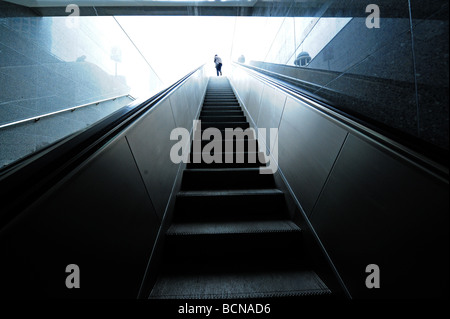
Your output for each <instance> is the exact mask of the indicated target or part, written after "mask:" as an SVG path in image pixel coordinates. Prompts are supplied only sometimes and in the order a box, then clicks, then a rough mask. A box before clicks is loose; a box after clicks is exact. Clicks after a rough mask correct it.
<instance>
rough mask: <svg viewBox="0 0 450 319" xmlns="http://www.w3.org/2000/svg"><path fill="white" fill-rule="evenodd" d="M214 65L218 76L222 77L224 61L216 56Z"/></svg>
mask: <svg viewBox="0 0 450 319" xmlns="http://www.w3.org/2000/svg"><path fill="white" fill-rule="evenodd" d="M214 63H215V64H216V71H217V76H219V75H222V59H221V58H220V57H219V56H218V55H217V54H216V55H215V56H214Z"/></svg>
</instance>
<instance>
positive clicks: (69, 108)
mask: <svg viewBox="0 0 450 319" xmlns="http://www.w3.org/2000/svg"><path fill="white" fill-rule="evenodd" d="M126 96H127V97H129V98H131V99H132V100H133V101H134V100H135V98H134V97H133V96H131V95H130V94H123V95H118V96H114V97H110V98H107V99H103V100H99V101H95V102H90V103H86V104H82V105H77V106H72V107H68V108H65V109H62V110H58V111H54V112H49V113H45V114H41V115H36V116H33V117H28V118H25V119H22V120H18V121H14V122H9V123H5V124H0V129H2V128H5V127H9V126H13V125H17V124H21V123H25V122H30V121H35V122H37V121H39V120H40V119H41V118H44V117H49V116H52V115H56V114H60V113H64V112H69V111H71V112H73V111H75V110H76V109H80V108H82V107H86V106H89V105H94V104H95V105H98V104H100V103H103V102H107V101H115V100H116V99H120V98H122V97H126Z"/></svg>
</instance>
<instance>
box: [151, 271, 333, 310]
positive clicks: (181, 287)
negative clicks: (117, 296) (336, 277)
mask: <svg viewBox="0 0 450 319" xmlns="http://www.w3.org/2000/svg"><path fill="white" fill-rule="evenodd" d="M330 294H331V292H330V290H329V289H328V288H327V286H326V285H325V284H324V283H323V281H322V280H321V279H320V277H319V276H318V275H317V274H316V273H315V272H314V271H312V270H309V269H289V268H287V269H285V268H284V267H282V266H271V267H261V266H259V268H258V267H253V265H252V266H251V267H243V265H241V264H238V265H236V266H234V267H228V268H226V269H222V268H220V266H219V267H213V266H211V265H207V266H204V267H196V268H195V269H187V270H185V271H181V270H180V268H178V269H176V268H175V269H173V270H172V269H167V270H166V271H165V272H163V274H162V275H161V276H159V277H158V279H157V281H156V284H155V286H154V287H153V290H152V292H151V293H150V296H149V298H150V299H244V298H245V299H257V298H273V297H276V298H280V297H310V298H311V297H320V296H329V295H330ZM212 311H215V310H212Z"/></svg>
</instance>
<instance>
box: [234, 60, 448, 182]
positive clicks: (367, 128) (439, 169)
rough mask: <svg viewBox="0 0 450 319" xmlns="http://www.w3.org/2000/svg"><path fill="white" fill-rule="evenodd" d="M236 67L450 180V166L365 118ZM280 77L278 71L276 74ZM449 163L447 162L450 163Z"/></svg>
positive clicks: (424, 168)
mask: <svg viewBox="0 0 450 319" xmlns="http://www.w3.org/2000/svg"><path fill="white" fill-rule="evenodd" d="M232 63H233V65H234V66H236V67H239V68H240V69H242V70H244V71H246V72H247V73H248V74H250V75H251V76H253V77H254V78H256V79H258V80H260V81H261V82H263V83H266V84H268V85H270V86H272V87H274V88H277V89H280V90H282V91H284V92H286V93H288V94H289V95H290V96H292V97H294V98H295V99H297V100H300V101H302V102H304V103H305V104H306V105H307V106H308V107H310V108H311V109H314V110H315V111H318V112H320V113H321V114H323V115H324V116H326V117H327V118H328V119H331V120H332V121H333V122H335V123H338V124H339V125H344V126H345V127H347V128H349V129H350V130H351V131H354V132H358V133H359V134H362V135H363V136H366V137H368V138H370V139H371V140H373V141H375V142H377V144H378V145H381V146H383V147H384V148H386V149H388V150H389V151H393V152H395V153H396V154H397V155H399V156H400V157H402V158H403V159H405V160H407V161H408V162H409V163H411V164H413V165H414V166H416V167H419V168H420V169H422V170H425V171H426V172H428V173H430V174H432V175H433V176H435V177H437V178H438V179H439V180H441V181H443V182H445V183H446V184H448V182H449V180H448V179H449V169H448V166H446V165H445V164H442V163H440V162H438V161H435V160H433V159H431V158H430V157H428V156H427V155H424V154H422V153H420V152H418V151H415V150H413V149H412V148H410V147H408V146H406V145H404V144H402V143H401V142H398V141H396V140H395V139H393V138H390V137H388V136H387V135H386V134H383V133H382V132H380V131H379V130H376V129H375V128H374V127H373V125H370V124H368V123H365V122H364V121H362V120H360V119H357V118H356V117H354V116H352V115H349V114H347V113H345V112H343V111H341V110H338V109H336V107H334V106H332V105H331V104H328V103H327V101H324V100H321V99H318V97H315V96H314V95H312V94H309V92H305V91H304V90H301V89H299V88H297V87H294V86H293V85H289V84H287V83H284V82H282V80H280V79H278V78H276V77H273V76H270V75H268V74H266V72H259V71H258V70H256V69H255V68H251V67H247V66H246V65H242V64H241V63H236V62H232ZM277 76H278V74H277ZM447 165H448V164H447Z"/></svg>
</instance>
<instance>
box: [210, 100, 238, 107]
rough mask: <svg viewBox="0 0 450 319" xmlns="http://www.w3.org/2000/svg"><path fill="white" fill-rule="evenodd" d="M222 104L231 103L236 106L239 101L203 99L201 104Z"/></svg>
mask: <svg viewBox="0 0 450 319" xmlns="http://www.w3.org/2000/svg"><path fill="white" fill-rule="evenodd" d="M215 105H217V106H222V105H233V106H238V105H239V102H238V101H223V100H221V101H219V100H218V101H203V106H215Z"/></svg>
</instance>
